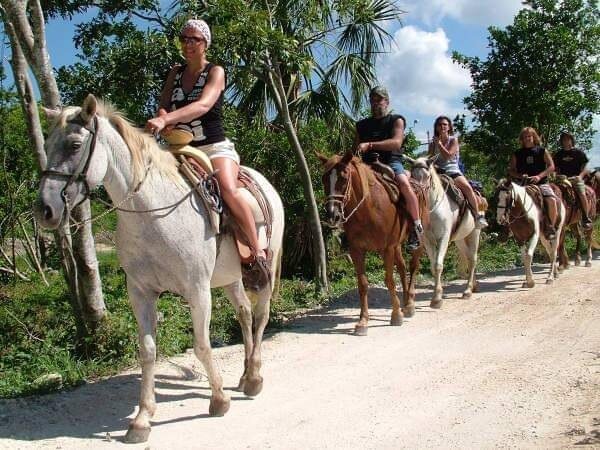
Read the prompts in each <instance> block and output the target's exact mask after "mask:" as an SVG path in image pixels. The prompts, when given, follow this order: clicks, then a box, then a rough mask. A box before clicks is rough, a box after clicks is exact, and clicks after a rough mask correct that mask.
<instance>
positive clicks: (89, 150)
mask: <svg viewBox="0 0 600 450" xmlns="http://www.w3.org/2000/svg"><path fill="white" fill-rule="evenodd" d="M84 128H85V129H86V130H88V131H89V132H90V137H89V138H88V139H87V140H86V141H85V143H84V144H83V151H82V155H81V159H80V160H79V164H78V165H77V168H76V169H75V171H74V172H73V173H68V172H62V171H60V170H56V169H46V170H43V171H42V174H41V178H44V177H50V176H54V177H59V178H66V179H67V182H66V183H65V186H64V187H63V188H62V190H61V191H60V198H62V201H63V202H64V204H65V205H68V204H69V199H68V197H67V188H68V187H69V186H70V185H71V184H73V183H75V182H76V181H81V182H82V183H83V185H84V186H85V195H84V196H83V198H82V199H81V200H80V201H79V202H78V203H77V204H76V205H74V206H73V208H75V207H77V206H79V205H80V204H81V203H83V202H84V201H85V200H87V199H88V198H89V197H90V194H91V189H90V184H89V182H88V180H87V171H88V169H89V167H90V162H91V160H92V156H93V155H94V150H95V149H96V139H97V137H98V117H97V116H96V115H94V120H93V121H92V123H91V125H86V126H84Z"/></svg>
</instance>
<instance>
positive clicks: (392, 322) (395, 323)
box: [390, 314, 402, 327]
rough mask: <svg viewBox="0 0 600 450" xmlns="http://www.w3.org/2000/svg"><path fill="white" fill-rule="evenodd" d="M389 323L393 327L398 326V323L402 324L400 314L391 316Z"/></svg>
mask: <svg viewBox="0 0 600 450" xmlns="http://www.w3.org/2000/svg"><path fill="white" fill-rule="evenodd" d="M390 325H391V326H393V327H399V326H400V325H402V316H401V315H400V314H398V315H397V316H396V317H393V316H392V319H391V320H390Z"/></svg>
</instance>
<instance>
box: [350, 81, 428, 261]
mask: <svg viewBox="0 0 600 450" xmlns="http://www.w3.org/2000/svg"><path fill="white" fill-rule="evenodd" d="M369 102H370V103H371V114H372V116H371V117H368V118H366V119H363V120H361V121H359V122H357V123H356V138H355V140H354V148H355V150H356V151H358V153H360V154H361V155H362V158H363V161H365V162H367V163H369V162H373V161H372V159H373V157H374V156H378V157H379V161H380V162H382V163H384V164H387V165H389V166H390V167H391V168H392V170H393V171H394V180H395V182H396V184H397V185H398V187H399V188H400V192H401V194H402V196H403V197H404V200H405V201H406V209H407V211H408V214H409V215H410V217H411V219H412V221H413V226H412V227H410V233H409V236H408V242H407V245H406V248H407V249H408V250H409V251H413V250H416V249H417V248H418V247H419V245H420V242H419V234H421V233H422V232H423V225H422V224H421V219H420V218H419V202H418V200H417V196H416V195H415V193H414V192H413V190H412V187H411V186H410V183H409V181H408V177H407V176H406V173H405V172H404V167H403V165H402V151H403V149H402V143H403V142H404V127H405V126H406V120H405V119H404V117H402V116H400V115H395V114H390V113H389V105H390V97H389V95H388V92H387V89H385V88H384V87H383V86H376V87H374V88H373V89H371V92H370V94H369ZM375 154H376V155H375Z"/></svg>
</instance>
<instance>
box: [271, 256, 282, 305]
mask: <svg viewBox="0 0 600 450" xmlns="http://www.w3.org/2000/svg"><path fill="white" fill-rule="evenodd" d="M282 254H283V251H282V249H281V248H280V249H279V251H278V252H277V262H276V263H275V273H274V274H273V293H272V294H271V302H274V301H276V300H277V299H278V298H279V290H280V287H281V262H282V259H283V258H282Z"/></svg>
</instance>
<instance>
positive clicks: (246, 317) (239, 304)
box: [223, 281, 254, 391]
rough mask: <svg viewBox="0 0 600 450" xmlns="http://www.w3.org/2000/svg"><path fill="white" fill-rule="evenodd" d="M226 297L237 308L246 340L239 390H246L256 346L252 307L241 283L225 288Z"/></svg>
mask: <svg viewBox="0 0 600 450" xmlns="http://www.w3.org/2000/svg"><path fill="white" fill-rule="evenodd" d="M223 290H224V291H225V295H226V296H227V298H229V301H231V304H232V305H233V307H234V308H235V313H236V316H237V319H238V322H239V323H240V327H241V329H242V337H243V340H244V373H243V374H242V376H241V378H240V382H239V384H238V389H239V390H240V391H244V390H245V384H246V378H247V374H248V366H249V363H250V355H252V349H253V346H254V343H253V340H252V305H251V304H250V300H249V299H248V296H247V295H246V292H245V291H244V286H243V284H242V282H241V281H236V282H234V283H231V284H230V285H227V286H224V287H223Z"/></svg>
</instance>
